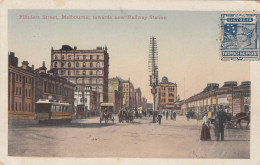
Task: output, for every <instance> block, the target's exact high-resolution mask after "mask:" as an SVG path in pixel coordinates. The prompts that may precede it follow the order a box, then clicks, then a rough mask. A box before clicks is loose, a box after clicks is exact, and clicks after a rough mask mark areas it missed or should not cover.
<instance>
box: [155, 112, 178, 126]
mask: <svg viewBox="0 0 260 165" xmlns="http://www.w3.org/2000/svg"><path fill="white" fill-rule="evenodd" d="M162 114H163V116H165V117H166V120H168V117H169V116H170V117H171V120H175V121H176V115H177V114H176V112H172V111H170V112H168V111H166V112H165V111H164V112H163V113H162V112H161V111H160V112H159V114H158V116H157V119H158V123H159V125H161V121H162Z"/></svg>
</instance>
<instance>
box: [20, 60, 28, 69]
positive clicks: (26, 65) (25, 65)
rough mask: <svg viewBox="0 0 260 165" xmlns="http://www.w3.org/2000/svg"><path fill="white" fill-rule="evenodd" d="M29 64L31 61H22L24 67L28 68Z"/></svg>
mask: <svg viewBox="0 0 260 165" xmlns="http://www.w3.org/2000/svg"><path fill="white" fill-rule="evenodd" d="M28 64H29V62H28V61H23V62H22V67H23V69H25V70H26V69H27V67H28Z"/></svg>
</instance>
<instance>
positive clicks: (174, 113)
mask: <svg viewBox="0 0 260 165" xmlns="http://www.w3.org/2000/svg"><path fill="white" fill-rule="evenodd" d="M173 120H175V121H176V112H173Z"/></svg>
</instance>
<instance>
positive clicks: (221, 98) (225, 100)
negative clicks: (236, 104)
mask: <svg viewBox="0 0 260 165" xmlns="http://www.w3.org/2000/svg"><path fill="white" fill-rule="evenodd" d="M217 98H218V101H217V102H218V104H219V105H220V104H222V105H223V104H229V100H230V99H231V98H232V96H231V95H230V94H227V95H218V96H217Z"/></svg>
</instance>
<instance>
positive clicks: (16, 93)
mask: <svg viewBox="0 0 260 165" xmlns="http://www.w3.org/2000/svg"><path fill="white" fill-rule="evenodd" d="M16 95H18V87H16Z"/></svg>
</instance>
